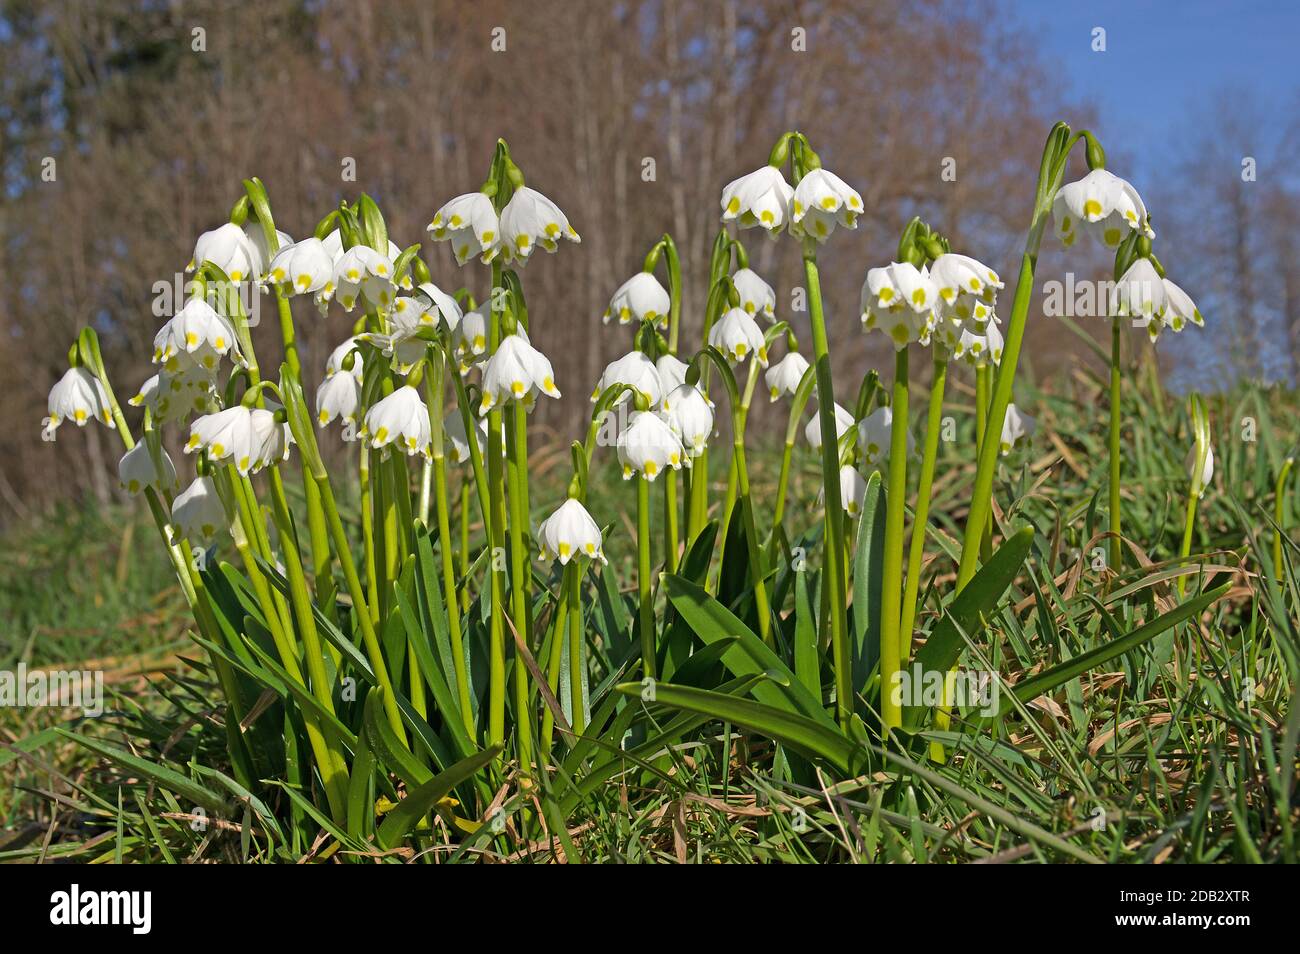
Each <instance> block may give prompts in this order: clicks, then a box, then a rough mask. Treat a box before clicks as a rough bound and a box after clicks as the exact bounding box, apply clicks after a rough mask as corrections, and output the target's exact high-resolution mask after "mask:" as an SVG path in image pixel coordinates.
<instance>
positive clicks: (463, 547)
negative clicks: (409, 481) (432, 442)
mask: <svg viewBox="0 0 1300 954" xmlns="http://www.w3.org/2000/svg"><path fill="white" fill-rule="evenodd" d="M467 576H469V481H468V480H467V479H465V477H464V475H462V476H461V481H460V578H461V579H462V580H463V579H465V577H467ZM469 608H470V593H469V587H468V586H467V587H465V589H464V591H463V592H462V593H461V594H460V610H461V612H462V613H468V612H469Z"/></svg>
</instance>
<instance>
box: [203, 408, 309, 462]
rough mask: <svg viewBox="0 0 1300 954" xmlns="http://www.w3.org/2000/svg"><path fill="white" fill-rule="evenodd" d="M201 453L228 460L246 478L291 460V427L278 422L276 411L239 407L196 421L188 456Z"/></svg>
mask: <svg viewBox="0 0 1300 954" xmlns="http://www.w3.org/2000/svg"><path fill="white" fill-rule="evenodd" d="M199 449H202V450H204V451H206V452H207V455H208V459H209V460H213V461H222V460H226V459H229V460H230V462H231V463H232V464H234V466H235V469H236V470H237V471H239V473H240V474H241V475H242V476H245V477H246V476H248V475H249V474H250V473H256V472H257V471H259V470H261V469H262V468H263V467H266V466H268V465H270V464H273V463H275V462H276V461H278V460H283V459H284V458H287V457H288V455H289V438H288V425H287V424H284V423H281V422H277V421H276V420H275V412H274V411H271V410H267V409H266V408H260V407H254V408H250V407H245V406H244V405H243V404H236V405H235V406H234V407H229V408H226V409H225V410H222V411H217V412H216V413H215V414H205V415H203V416H202V417H199V418H196V419H195V420H194V423H193V424H191V425H190V439H189V440H188V441H187V442H186V444H185V453H187V454H192V453H193V452H194V451H196V450H199Z"/></svg>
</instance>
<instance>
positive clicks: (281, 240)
mask: <svg viewBox="0 0 1300 954" xmlns="http://www.w3.org/2000/svg"><path fill="white" fill-rule="evenodd" d="M244 235H245V237H246V238H247V239H248V244H249V245H251V246H252V247H253V252H254V255H253V273H252V274H253V277H254V278H255V279H257V280H258V281H261V280H263V279H265V278H266V275H267V272H268V271H270V268H271V259H272V257H273V256H272V254H271V251H270V249H269V248H267V245H266V230H265V229H263V228H262V226H261V223H259V222H258V221H257V220H256V219H251V218H250V219H249V220H248V221H247V222H245V223H244ZM292 244H293V239H292V238H291V237H290V236H289V234H288V233H287V232H281V231H280V230H279V229H276V230H275V247H276V249H277V250H278V249H282V248H285V247H286V246H289V245H292Z"/></svg>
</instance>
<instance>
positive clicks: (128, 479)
mask: <svg viewBox="0 0 1300 954" xmlns="http://www.w3.org/2000/svg"><path fill="white" fill-rule="evenodd" d="M158 460H159V462H160V463H161V464H162V479H161V480H159V479H158V471H157V470H156V469H155V468H154V465H153V455H152V454H150V453H149V447H148V445H147V444H145V442H144V441H141V442H140V443H138V444H136V445H135V446H134V447H132V448H131V449H130V450H129V451H127V452H126V453H125V454H123V455H122V459H121V460H120V461H118V462H117V478H118V480H119V481H120V482H121V484H122V487H123V488H124V489H125V490H126V492H127V493H129V494H132V495H134V494H138V493H140V491H142V490H144V488H146V487H154V488H156V489H158V490H166V491H174V490H176V488H177V487H179V486H180V484H179V482H178V481H177V480H176V465H175V464H173V463H172V459H171V458H170V457H168V456H167V452H166V451H165V450H163V449H162V448H159V450H158Z"/></svg>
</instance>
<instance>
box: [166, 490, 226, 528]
mask: <svg viewBox="0 0 1300 954" xmlns="http://www.w3.org/2000/svg"><path fill="white" fill-rule="evenodd" d="M172 526H173V527H175V528H176V531H177V533H179V535H180V536H182V537H188V538H189V539H191V540H205V541H206V540H211V539H212V538H213V537H215V536H216V535H217V532H218V531H220V530H226V529H229V526H230V524H229V523H228V522H227V520H226V507H225V505H224V504H223V503H222V502H221V497H220V496H219V495H218V494H217V485H216V483H215V482H214V481H213V479H212V478H211V477H199V478H197V479H196V480H195V481H194V483H192V484H190V485H189V486H188V487H186V488H185V489H184V490H182V491H181V492H180V493H179V494H177V495H176V499H175V500H173V501H172Z"/></svg>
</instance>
